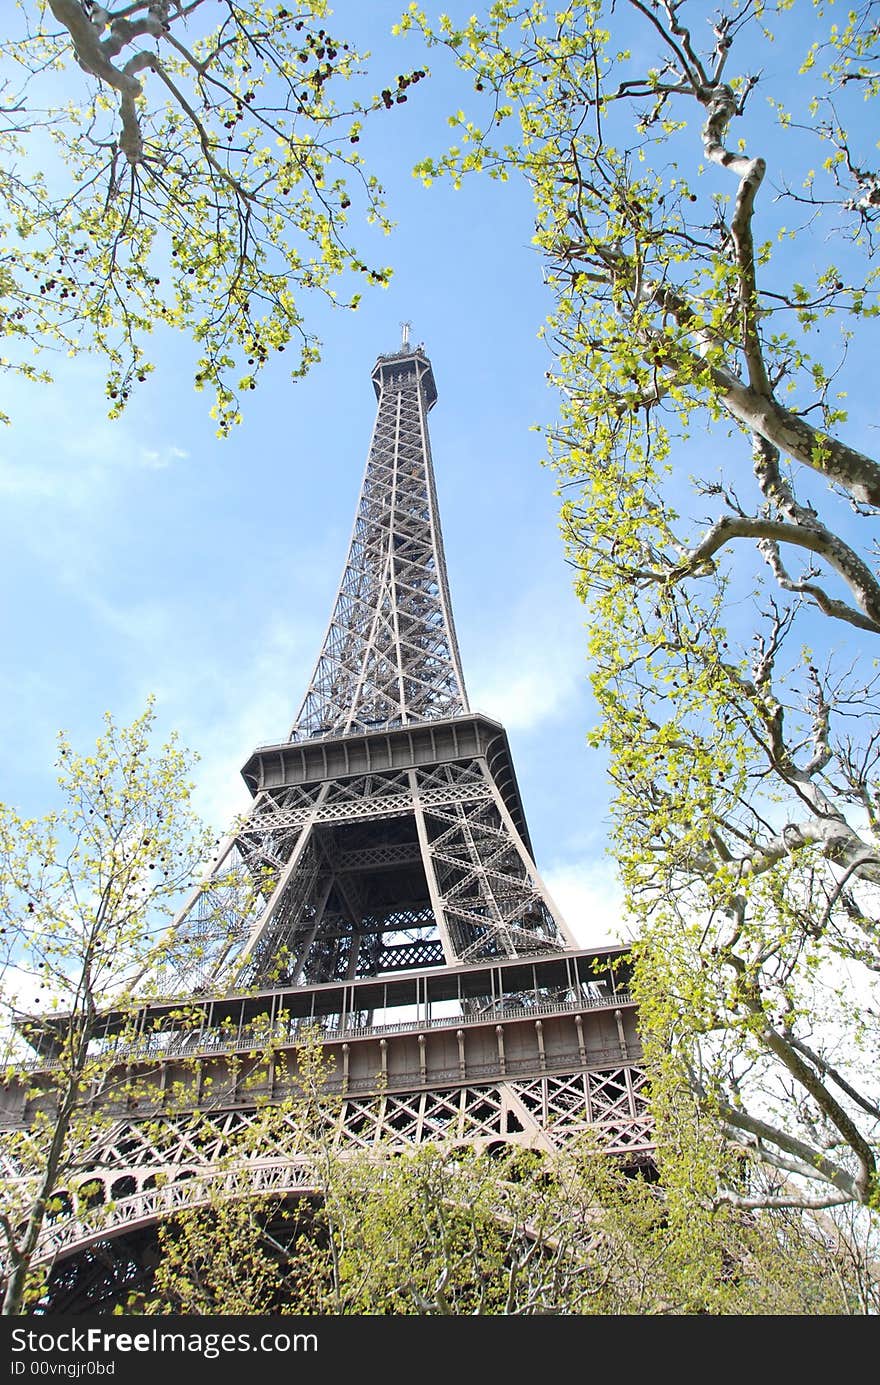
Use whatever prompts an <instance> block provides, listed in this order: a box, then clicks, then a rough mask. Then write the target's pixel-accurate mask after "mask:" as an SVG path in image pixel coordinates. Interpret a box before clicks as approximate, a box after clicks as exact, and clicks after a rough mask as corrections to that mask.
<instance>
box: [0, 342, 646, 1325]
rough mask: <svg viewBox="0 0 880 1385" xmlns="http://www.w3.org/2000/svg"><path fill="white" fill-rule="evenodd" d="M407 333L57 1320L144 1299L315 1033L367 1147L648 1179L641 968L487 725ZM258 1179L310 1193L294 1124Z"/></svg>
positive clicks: (62, 1257) (257, 1168)
mask: <svg viewBox="0 0 880 1385" xmlns="http://www.w3.org/2000/svg"><path fill="white" fill-rule="evenodd" d="M408 330H409V329H408V324H406V325H404V330H403V338H402V341H401V344H400V347H399V349H398V350H396V351H392V352H389V353H387V354H384V355H381V356H379V358H378V360H377V362H376V365H375V367H374V369H373V372H372V383H373V387H374V389H375V392H376V397H377V401H378V408H377V413H376V422H375V426H374V429H373V435H372V440H371V443H370V448H369V453H368V458H367V464H366V471H365V474H364V479H363V484H362V487H361V492H360V499H359V501H358V506H357V513H356V517H355V522H354V529H353V533H352V537H351V543H350V546H349V551H348V556H347V559H346V562H345V567H344V570H343V574H342V578H341V581H340V584H339V590H338V593H337V596H336V600H335V603H334V606H333V611H332V615H331V617H330V623H329V625H328V628H327V633H326V636H325V638H324V642H323V646H322V648H321V651H320V654H319V656H318V659H317V663H316V665H315V669H314V673H313V675H312V678H311V681H310V683H309V686H308V688H307V690H306V694H305V697H304V698H303V702H302V706H301V707H300V709H299V713H298V715H297V717H296V720H295V722H294V724H293V726H292V728H291V730H290V733H289V735H288V737H287V739H285V740H284V741H282V742H280V743H278V744H273V745H267V746H260V747H259V748H258V749H257V750H255V751H254V753H253V754H252V755H251V757H250V759H249V760H248V761H247V763H246V764H245V766H244V768H243V771H242V773H243V776H244V779H245V782H246V784H247V786H248V788H249V790H250V792H251V794H252V797H253V802H252V805H251V808H250V811H249V812H248V813H247V815H246V816H245V817H244V818H243V819H242V820H241V822H240V823H239V824H238V825H237V826H236V827H235V829H234V830H233V831H232V832H231V833H230V835H229V836H228V837H226V838H225V839H224V840H223V842H222V843H221V844H220V846H219V848H218V851H217V854H216V856H215V858H214V860H213V862H212V863H211V865H210V868H209V869H208V871H207V873H206V877H205V878H204V879H203V880H202V881H201V882H200V883H199V885H198V886H197V887H196V888H195V889H194V891H193V893H192V895H191V897H190V898H189V899H188V900H187V901H186V903H185V905H184V907H183V908H182V910H181V912H180V914H179V916H178V917H177V919H175V920H174V922H173V929H172V932H173V937H174V943H175V946H174V949H173V952H174V956H175V957H176V958H178V959H180V960H179V962H178V963H177V964H176V966H175V969H174V970H173V971H172V972H170V973H169V974H168V975H167V976H166V977H164V978H163V984H162V992H163V995H164V996H165V997H166V998H163V999H158V1000H156V999H151V1000H149V1001H144V1003H143V1005H142V1007H141V1010H140V1012H139V1014H138V1017H137V1024H136V1026H135V1028H136V1033H135V1035H134V1037H132V1035H131V1030H130V1025H131V1016H130V1013H126V1014H125V1015H123V1014H122V1013H121V1012H120V1013H119V1014H116V1013H115V1012H112V1011H111V1012H108V1013H107V1014H106V1015H105V1016H104V1017H103V1019H104V1035H105V1041H106V1042H107V1043H108V1044H110V1043H114V1042H116V1043H117V1044H119V1039H120V1035H121V1034H122V1033H123V1028H124V1027H125V1043H124V1045H121V1046H120V1047H119V1049H118V1054H117V1057H118V1061H119V1063H120V1064H123V1063H124V1064H125V1065H127V1069H128V1070H131V1069H132V1068H136V1069H137V1071H138V1073H139V1074H140V1083H141V1086H140V1089H139V1091H138V1097H137V1101H136V1103H134V1102H133V1101H131V1100H130V1099H129V1098H124V1099H121V1100H120V1101H118V1102H117V1106H118V1107H119V1109H115V1108H112V1098H102V1099H101V1100H102V1110H103V1111H104V1114H105V1117H106V1116H107V1114H108V1111H109V1114H110V1115H112V1117H113V1119H112V1122H110V1124H109V1126H108V1125H107V1123H106V1121H105V1125H104V1127H103V1128H102V1133H101V1135H100V1136H99V1137H98V1138H97V1139H96V1142H95V1147H94V1149H93V1150H92V1151H91V1154H90V1158H89V1160H87V1161H86V1162H87V1165H88V1178H89V1181H90V1188H91V1190H90V1196H89V1200H88V1202H89V1205H88V1206H85V1205H84V1204H83V1202H82V1200H78V1199H77V1198H76V1196H74V1195H73V1194H71V1197H70V1200H69V1209H68V1210H69V1215H66V1216H62V1217H60V1218H56V1220H55V1221H54V1222H53V1223H52V1225H51V1226H47V1227H46V1228H45V1231H44V1235H43V1240H42V1242H41V1245H40V1249H39V1253H38V1259H39V1260H40V1261H41V1262H42V1263H44V1264H46V1265H52V1266H53V1267H54V1268H53V1270H52V1276H51V1279H50V1304H51V1308H52V1311H55V1312H71V1311H73V1312H85V1311H94V1310H96V1309H98V1310H101V1309H102V1305H103V1306H104V1307H106V1305H107V1304H112V1303H113V1302H114V1301H120V1300H119V1297H118V1296H119V1294H120V1292H121V1290H122V1288H124V1286H125V1285H126V1284H128V1283H131V1282H133V1280H134V1279H136V1274H137V1269H138V1267H139V1266H141V1265H143V1264H144V1263H146V1262H147V1260H148V1258H149V1249H150V1245H151V1244H153V1243H154V1241H155V1231H156V1226H157V1224H158V1223H159V1222H160V1221H161V1219H162V1218H163V1217H167V1216H168V1215H169V1214H172V1213H173V1212H174V1211H176V1210H178V1209H179V1208H181V1207H184V1206H188V1205H194V1204H196V1203H198V1202H199V1201H200V1200H204V1199H205V1198H206V1196H207V1195H208V1191H209V1189H210V1186H211V1182H212V1179H214V1178H215V1177H218V1176H220V1175H219V1174H218V1170H219V1169H220V1168H221V1166H222V1167H223V1169H224V1172H223V1174H222V1176H223V1177H224V1178H225V1179H227V1180H228V1178H229V1176H230V1175H229V1172H228V1167H227V1166H225V1165H222V1156H223V1152H224V1150H226V1149H228V1148H230V1147H231V1146H232V1143H233V1142H234V1140H235V1138H236V1136H238V1135H240V1134H241V1132H242V1130H244V1129H247V1127H248V1123H249V1122H252V1121H253V1120H254V1119H255V1113H256V1110H257V1107H258V1105H259V1104H260V1103H261V1102H266V1101H267V1100H268V1101H269V1102H270V1103H271V1102H272V1101H274V1100H277V1101H281V1100H282V1099H283V1098H284V1097H285V1096H286V1095H287V1094H288V1093H289V1091H290V1086H291V1083H292V1082H293V1080H294V1079H293V1078H292V1077H291V1075H290V1074H291V1072H295V1068H296V1065H295V1062H284V1061H282V1057H283V1056H284V1055H285V1054H288V1053H289V1054H290V1055H293V1054H295V1051H296V1044H297V1040H298V1038H301V1036H302V1034H303V1032H304V1030H308V1031H309V1032H314V1029H315V1027H316V1026H317V1028H318V1030H319V1031H320V1034H321V1042H322V1044H323V1045H324V1048H325V1050H326V1052H327V1054H328V1055H329V1057H330V1060H331V1065H332V1066H331V1073H332V1075H331V1077H330V1079H329V1083H328V1085H329V1087H330V1088H331V1089H332V1090H333V1091H334V1092H335V1093H336V1095H337V1097H338V1111H337V1114H336V1115H335V1116H334V1118H333V1128H332V1129H331V1130H328V1139H332V1140H333V1142H334V1143H335V1145H336V1146H337V1147H338V1148H339V1149H340V1150H341V1151H343V1152H344V1151H345V1150H347V1149H351V1150H358V1149H363V1148H364V1147H367V1146H370V1145H374V1144H377V1143H380V1142H381V1143H382V1145H383V1147H386V1148H393V1149H399V1148H401V1147H402V1146H408V1145H412V1144H417V1143H419V1142H422V1141H428V1140H434V1141H435V1140H438V1139H452V1140H458V1141H466V1142H469V1143H471V1144H476V1145H478V1146H482V1147H489V1148H491V1147H493V1146H496V1145H498V1144H499V1143H504V1144H507V1143H518V1144H523V1145H526V1146H530V1147H534V1148H538V1149H543V1150H547V1151H552V1150H553V1149H556V1148H558V1147H559V1146H560V1145H562V1144H564V1143H565V1142H566V1141H567V1140H569V1139H570V1138H571V1137H572V1136H573V1135H575V1134H577V1133H578V1132H580V1131H583V1130H584V1129H587V1128H589V1129H592V1130H594V1131H596V1132H598V1134H599V1136H600V1138H601V1139H602V1140H603V1142H604V1144H605V1146H606V1147H607V1149H608V1151H609V1152H610V1153H613V1154H618V1155H622V1156H625V1157H626V1158H627V1159H628V1160H630V1161H633V1162H639V1161H642V1162H647V1161H649V1159H650V1151H651V1149H652V1138H651V1130H650V1123H649V1120H648V1116H647V1112H646V1103H645V1093H644V1075H643V1073H642V1071H641V1069H640V1067H639V1056H640V1049H639V1041H638V1036H637V1030H636V1017H635V1007H634V1004H633V1001H632V998H631V996H630V994H629V992H628V990H627V976H628V972H627V967H626V957H625V951H624V949H622V948H617V947H609V946H606V947H602V948H594V949H589V948H581V947H579V946H578V944H577V941H576V939H575V937H574V936H573V934H572V933H571V932H570V931H569V929H568V927H567V926H566V924H565V922H564V920H563V918H562V916H561V914H560V912H559V910H558V908H557V907H556V905H555V904H554V902H553V900H552V898H551V896H550V894H549V893H548V891H547V888H546V886H545V884H544V882H543V881H542V879H541V876H540V875H539V873H538V870H537V868H536V866H535V862H534V859H533V852H532V846H531V842H530V838H529V831H528V827H527V824H526V818H525V813H524V811H523V806H522V802H521V799H520V794H519V788H518V785H517V780H516V775H515V772H514V767H513V761H512V758H511V753H510V747H509V745H508V740H507V736H506V733H505V731H504V728H503V727H502V726H501V725H500V724H499V723H498V722H497V721H493V720H491V719H490V718H489V717H487V716H484V715H483V714H482V713H479V712H473V711H471V709H470V707H469V705H468V700H467V694H466V691H465V684H464V678H463V675H462V669H461V659H460V655H459V649H458V642H457V639H456V634H455V626H454V623H453V617H452V606H451V601H450V595H449V585H448V580H447V572H446V562H445V558H444V553H443V541H442V535H441V530H440V519H439V513H438V507H437V496H436V492H435V484H434V471H433V463H432V459H431V450H430V443H429V437H428V413H429V411H430V409H431V408H432V407H433V405H434V404H435V402H436V399H437V389H436V385H435V382H434V372H433V369H432V366H431V362H430V360H429V359H428V357H427V355H426V354H425V351H424V349H423V347H422V346H421V345H418V346H411V344H410V342H409V336H408ZM182 1001H185V1004H186V1014H187V1022H186V1025H185V1026H184V1027H182V1026H181V1021H180V1013H181V1002H182ZM268 1037H271V1039H272V1056H271V1058H270V1059H269V1060H268V1061H267V1060H266V1058H265V1053H266V1042H267V1038H268ZM44 1051H45V1059H46V1065H47V1082H48V1080H49V1077H50V1074H49V1068H50V1066H51V1056H52V1055H51V1044H50V1042H49V1040H48V1039H44ZM114 1061H116V1057H114ZM249 1065H250V1067H249ZM31 1080H32V1081H33V1079H31ZM111 1087H112V1084H111ZM169 1091H176V1092H177V1093H178V1097H177V1099H176V1100H175V1102H174V1104H173V1107H171V1106H169V1103H168V1100H167V1093H168V1092H169ZM181 1091H183V1092H184V1093H185V1096H184V1098H183V1099H181V1098H180V1096H179V1093H180V1092H181ZM218 1093H219V1094H221V1095H219V1096H218ZM4 1099H5V1121H6V1124H7V1125H12V1126H15V1125H16V1124H17V1125H19V1126H22V1125H25V1124H26V1123H27V1120H28V1118H29V1111H28V1107H29V1102H28V1100H27V1099H26V1098H25V1096H24V1094H23V1091H18V1092H16V1090H15V1087H14V1084H13V1086H12V1088H10V1089H9V1090H7V1092H6V1094H5V1098H4ZM135 1104H136V1106H137V1109H136V1110H135V1109H134V1105H135ZM196 1124H197V1125H198V1129H199V1132H200V1133H199V1137H198V1139H195V1138H194V1137H193V1130H194V1128H195V1126H196ZM206 1127H207V1128H208V1129H209V1131H210V1132H211V1138H207V1139H206V1137H205V1130H206ZM290 1134H291V1140H292V1141H293V1134H294V1132H293V1131H291V1132H290ZM236 1177H237V1179H238V1180H239V1183H238V1186H239V1187H240V1190H241V1191H242V1192H243V1193H247V1192H252V1191H257V1192H272V1193H275V1194H277V1195H278V1196H279V1197H284V1198H291V1197H296V1196H298V1195H303V1194H305V1193H308V1192H309V1191H310V1188H311V1185H310V1172H309V1168H308V1167H307V1165H306V1164H304V1163H303V1161H302V1160H300V1159H297V1158H295V1157H293V1156H291V1154H290V1153H289V1152H287V1151H286V1150H285V1142H284V1133H283V1130H282V1132H281V1134H276V1137H275V1140H274V1144H273V1148H272V1150H270V1151H262V1152H261V1155H260V1157H258V1158H257V1157H254V1158H253V1159H252V1160H251V1161H250V1163H248V1164H247V1165H246V1166H245V1167H241V1168H239V1169H238V1170H237V1173H236ZM96 1190H97V1193H96Z"/></svg>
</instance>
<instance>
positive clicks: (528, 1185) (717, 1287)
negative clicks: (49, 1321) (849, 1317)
mask: <svg viewBox="0 0 880 1385" xmlns="http://www.w3.org/2000/svg"><path fill="white" fill-rule="evenodd" d="M698 1143H699V1141H698ZM699 1167H700V1160H699V1157H697V1158H696V1159H694V1161H693V1168H694V1170H695V1177H694V1180H693V1182H692V1183H691V1185H690V1186H689V1187H686V1186H684V1185H679V1184H672V1185H671V1186H670V1188H669V1189H668V1190H661V1189H660V1188H659V1186H658V1185H657V1184H656V1183H653V1182H650V1181H647V1180H646V1179H645V1178H644V1177H642V1176H640V1175H635V1174H630V1176H627V1173H626V1172H625V1171H624V1169H623V1168H621V1166H620V1165H619V1164H618V1163H616V1162H615V1161H614V1160H611V1159H609V1158H608V1156H607V1155H606V1154H604V1153H602V1152H601V1151H600V1150H598V1149H596V1148H595V1147H593V1146H592V1145H591V1144H590V1143H589V1142H587V1143H583V1144H580V1145H579V1144H577V1143H575V1144H573V1145H572V1146H571V1147H570V1148H569V1149H567V1150H566V1151H565V1152H563V1153H561V1154H558V1155H556V1156H553V1157H550V1156H548V1155H544V1154H538V1153H536V1152H534V1151H528V1150H524V1149H516V1148H510V1149H508V1150H506V1151H503V1152H500V1153H498V1152H496V1153H494V1154H491V1155H490V1154H488V1153H481V1152H478V1151H476V1150H474V1149H472V1148H466V1147H461V1146H455V1145H454V1144H451V1143H450V1144H441V1145H425V1146H422V1147H420V1148H418V1149H410V1150H408V1151H405V1152H404V1151H397V1152H392V1151H391V1150H389V1149H383V1148H381V1147H377V1148H374V1149H373V1150H370V1151H360V1152H349V1153H348V1154H345V1155H342V1154H339V1153H337V1154H336V1155H334V1156H332V1157H330V1158H327V1156H326V1154H325V1156H324V1158H323V1159H322V1162H321V1169H322V1173H321V1175H320V1176H316V1179H315V1183H316V1187H317V1188H318V1190H319V1192H320V1201H319V1202H316V1201H315V1200H314V1199H311V1198H309V1199H302V1200H301V1201H300V1202H298V1203H296V1202H294V1203H289V1204H288V1205H287V1206H286V1207H285V1206H284V1205H283V1204H280V1203H278V1202H274V1203H267V1202H266V1201H265V1200H262V1201H261V1200H258V1199H246V1200H245V1201H244V1202H242V1203H239V1204H236V1203H234V1202H231V1201H229V1200H227V1201H225V1202H223V1201H216V1200H215V1201H214V1202H212V1205H211V1206H210V1208H208V1209H192V1210H190V1211H188V1212H186V1213H184V1214H182V1215H180V1216H179V1217H177V1218H176V1219H175V1221H174V1222H173V1223H171V1224H169V1225H166V1226H163V1227H162V1229H161V1230H160V1248H161V1255H162V1259H161V1262H160V1265H159V1269H158V1271H157V1273H156V1277H155V1281H154V1285H153V1290H152V1292H151V1293H150V1294H148V1295H147V1297H146V1300H145V1302H146V1303H147V1304H148V1305H149V1306H148V1307H147V1309H146V1311H149V1312H153V1313H157V1312H158V1313H161V1312H168V1311H184V1312H185V1311H191V1312H200V1313H224V1312H233V1311H244V1312H252V1313H275V1314H279V1313H282V1314H283V1313H296V1314H309V1315H329V1316H346V1315H350V1314H354V1315H364V1314H366V1315H370V1316H375V1315H379V1316H388V1315H390V1316H400V1315H420V1316H421V1315H425V1314H436V1315H442V1316H448V1315H453V1316H507V1315H510V1316H535V1315H540V1316H544V1315H547V1314H556V1315H560V1314H561V1315H591V1314H592V1315H619V1314H637V1315H640V1316H645V1315H653V1314H662V1315H668V1314H676V1315H691V1314H706V1313H709V1314H713V1315H725V1314H736V1315H745V1314H755V1313H761V1314H766V1313H776V1314H788V1313H806V1314H810V1315H814V1314H825V1313H828V1314H837V1313H849V1312H859V1311H860V1303H859V1293H858V1284H857V1280H856V1277H855V1275H854V1274H853V1272H852V1266H851V1265H849V1264H848V1263H847V1260H846V1257H845V1255H844V1254H842V1253H841V1250H840V1248H839V1247H834V1246H833V1245H832V1246H829V1244H828V1242H827V1240H826V1238H825V1237H824V1236H823V1235H822V1234H821V1233H820V1232H819V1231H818V1230H817V1229H816V1228H812V1229H811V1228H808V1227H807V1226H805V1225H804V1224H803V1223H802V1222H799V1221H797V1220H794V1219H792V1218H790V1217H787V1216H785V1215H784V1214H782V1213H780V1212H774V1213H763V1214H760V1216H756V1215H749V1216H746V1215H744V1214H743V1213H742V1212H739V1211H735V1210H734V1209H731V1208H729V1207H713V1206H711V1204H710V1203H709V1202H708V1201H704V1200H703V1199H702V1198H701V1196H700V1193H699V1190H698V1188H697V1186H696V1185H697V1183H698V1181H699V1173H698V1172H696V1171H697V1170H698V1169H699Z"/></svg>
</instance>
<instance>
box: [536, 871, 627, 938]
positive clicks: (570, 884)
mask: <svg viewBox="0 0 880 1385" xmlns="http://www.w3.org/2000/svg"><path fill="white" fill-rule="evenodd" d="M543 874H544V882H545V884H546V886H547V889H548V890H549V891H550V894H551V896H552V898H553V900H554V902H555V903H556V904H557V905H558V906H559V909H560V911H561V913H562V916H563V918H564V919H565V921H566V923H567V924H568V926H569V928H570V929H571V931H572V933H573V934H574V935H575V937H576V939H577V941H578V943H579V944H580V945H581V946H582V947H601V946H603V945H604V944H606V943H619V942H628V941H630V940H631V939H632V937H633V935H634V924H633V921H632V920H631V919H630V918H628V917H627V915H626V913H625V911H624V907H623V890H622V888H621V884H620V880H619V878H618V875H617V868H616V866H615V865H614V863H613V861H610V860H609V859H608V858H607V857H606V856H603V857H599V858H598V859H596V858H593V859H590V858H587V859H583V860H569V861H557V862H556V863H555V864H553V865H551V866H550V868H549V869H548V870H546V871H544V873H543Z"/></svg>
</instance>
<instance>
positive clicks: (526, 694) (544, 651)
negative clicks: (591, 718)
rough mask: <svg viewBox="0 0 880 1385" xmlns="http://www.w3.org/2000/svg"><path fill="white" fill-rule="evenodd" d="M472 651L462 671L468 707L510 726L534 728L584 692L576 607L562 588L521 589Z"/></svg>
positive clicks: (513, 728)
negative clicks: (504, 617) (507, 614)
mask: <svg viewBox="0 0 880 1385" xmlns="http://www.w3.org/2000/svg"><path fill="white" fill-rule="evenodd" d="M475 652H476V657H475V658H473V657H472V658H471V661H470V665H469V669H468V673H467V674H466V681H467V686H468V690H469V694H470V702H471V706H472V707H474V708H475V709H479V710H480V711H483V712H485V713H486V715H487V716H490V717H492V718H493V719H494V720H496V721H500V722H502V723H503V724H504V726H505V727H507V729H508V730H510V731H530V730H533V729H534V728H535V727H537V726H539V725H541V724H542V723H543V722H545V721H548V720H550V719H552V718H554V717H558V716H560V715H561V714H562V713H564V712H566V711H568V710H569V709H572V708H573V707H574V705H575V704H576V702H577V701H578V699H579V698H580V697H582V696H584V695H585V694H586V653H585V641H584V637H583V630H582V624H581V620H580V612H579V611H578V610H577V609H576V608H575V607H573V605H572V599H571V596H570V593H568V592H567V591H566V590H565V589H564V587H563V588H559V587H557V586H555V585H554V586H552V587H545V586H542V587H540V588H535V589H533V590H531V591H529V592H527V593H525V594H524V595H523V596H522V597H521V598H520V600H519V601H518V602H517V605H516V608H515V610H514V611H513V613H512V617H511V619H510V621H509V622H508V623H506V624H505V625H504V626H502V627H500V628H499V627H496V628H495V630H494V631H493V632H489V631H487V632H486V635H485V638H484V639H483V640H482V642H481V646H480V648H479V649H478V650H477V651H475Z"/></svg>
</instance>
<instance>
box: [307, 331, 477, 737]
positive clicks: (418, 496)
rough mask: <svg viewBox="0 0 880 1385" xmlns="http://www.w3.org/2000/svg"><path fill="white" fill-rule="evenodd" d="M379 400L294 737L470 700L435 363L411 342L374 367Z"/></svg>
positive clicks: (387, 722)
mask: <svg viewBox="0 0 880 1385" xmlns="http://www.w3.org/2000/svg"><path fill="white" fill-rule="evenodd" d="M373 385H374V387H375V390H376V396H377V398H378V401H379V407H378V410H377V414H376V423H375V427H374V429H373V438H372V442H371V444H370V451H369V455H368V458H367V468H366V472H365V474H364V480H363V485H362V487H361V495H360V501H359V502H358V508H357V514H356V517H355V522H354V531H353V533H352V536H351V545H350V548H349V551H348V558H347V560H346V564H345V568H344V570H343V573H342V579H341V581H340V583H339V592H338V595H337V597H336V602H335V605H334V607H333V614H332V616H331V617H330V624H329V626H328V629H327V634H326V637H325V639H324V645H323V648H322V650H321V653H320V655H319V657H318V662H317V665H316V667H315V672H314V674H313V676H312V680H311V682H310V684H309V687H308V691H307V692H306V695H305V697H304V699H303V704H302V707H301V708H300V711H299V715H298V717H297V719H296V721H295V723H294V726H293V729H292V731H291V738H292V739H294V738H296V739H298V738H301V737H310V736H322V735H348V734H349V733H350V732H352V731H369V730H371V729H372V728H374V727H376V726H406V725H408V724H409V723H411V722H417V721H425V720H426V719H428V718H433V717H439V718H443V717H453V716H458V715H459V714H460V713H462V712H466V711H467V697H466V694H465V688H464V678H463V677H462V672H461V659H460V656H459V652H458V644H457V641H456V638H455V627H454V625H453V621H452V606H451V603H450V600H449V583H448V580H447V576H446V563H445V561H444V558H443V538H442V534H441V532H440V519H439V514H438V510H437V494H436V490H435V487H434V469H433V466H432V464H431V447H430V442H429V439H428V424H427V417H428V410H429V409H430V408H431V407H432V406H433V404H434V403H435V401H436V399H437V389H436V386H435V384H434V373H433V371H432V369H431V363H430V361H429V360H428V359H427V357H426V356H425V354H424V352H423V351H422V349H421V348H416V350H414V351H413V350H410V349H409V348H408V347H407V345H406V344H404V346H403V348H402V350H401V351H399V352H398V353H396V354H395V355H390V356H380V358H379V360H378V362H377V363H376V367H375V369H374V371H373Z"/></svg>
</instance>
